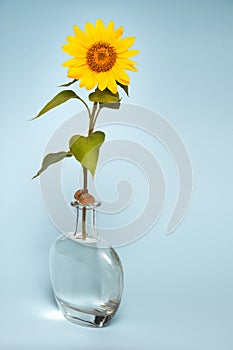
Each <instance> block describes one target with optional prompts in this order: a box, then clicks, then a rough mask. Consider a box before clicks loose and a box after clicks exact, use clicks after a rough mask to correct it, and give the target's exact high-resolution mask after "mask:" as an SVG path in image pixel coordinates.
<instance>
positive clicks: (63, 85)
mask: <svg viewBox="0 0 233 350" xmlns="http://www.w3.org/2000/svg"><path fill="white" fill-rule="evenodd" d="M76 81H78V79H74V80H72V81H69V83H66V84H62V85H59V87H67V86H70V85H72V84H74V83H76Z"/></svg>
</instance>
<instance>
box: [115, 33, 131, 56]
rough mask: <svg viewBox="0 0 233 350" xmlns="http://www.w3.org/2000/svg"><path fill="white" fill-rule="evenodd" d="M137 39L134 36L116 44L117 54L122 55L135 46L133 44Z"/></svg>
mask: <svg viewBox="0 0 233 350" xmlns="http://www.w3.org/2000/svg"><path fill="white" fill-rule="evenodd" d="M135 39H136V38H135V37H134V36H130V37H128V38H124V39H121V40H119V41H118V42H117V43H116V49H117V52H119V53H121V52H124V51H126V50H127V49H128V48H129V47H130V46H132V45H133V43H134V42H135Z"/></svg>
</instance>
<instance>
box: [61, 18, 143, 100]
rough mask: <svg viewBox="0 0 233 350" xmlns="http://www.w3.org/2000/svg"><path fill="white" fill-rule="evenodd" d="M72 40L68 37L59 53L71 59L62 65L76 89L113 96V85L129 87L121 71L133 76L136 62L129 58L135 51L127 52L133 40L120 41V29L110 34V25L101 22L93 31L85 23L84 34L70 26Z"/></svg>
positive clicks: (115, 86) (114, 90)
mask: <svg viewBox="0 0 233 350" xmlns="http://www.w3.org/2000/svg"><path fill="white" fill-rule="evenodd" d="M74 33H75V36H68V37H67V41H68V43H67V44H65V45H63V46H62V49H63V51H65V52H66V53H68V54H69V55H70V56H73V58H71V59H70V60H68V61H66V62H65V63H63V66H65V67H69V69H68V77H69V78H73V79H75V80H79V81H80V87H85V88H86V89H87V90H91V89H93V88H94V87H96V86H98V88H99V90H101V91H103V90H105V89H106V88H107V89H109V90H110V91H111V92H112V93H113V94H116V93H117V83H120V84H122V85H129V83H130V79H129V76H128V74H127V73H126V72H125V70H131V71H134V72H137V69H136V68H135V67H134V65H135V64H136V62H134V61H132V60H131V59H130V57H133V56H135V55H137V54H138V52H139V50H129V48H130V47H131V46H132V45H133V43H134V41H135V37H127V38H124V39H122V38H121V37H122V34H123V27H119V28H118V29H116V30H114V22H113V21H110V22H109V23H108V25H107V26H106V27H105V26H104V23H103V21H102V20H101V19H98V20H97V21H96V27H95V26H94V25H93V24H91V23H86V25H85V32H83V31H82V30H81V29H80V28H79V27H77V26H74Z"/></svg>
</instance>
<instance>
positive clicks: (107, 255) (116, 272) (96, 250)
mask: <svg viewBox="0 0 233 350" xmlns="http://www.w3.org/2000/svg"><path fill="white" fill-rule="evenodd" d="M72 205H73V206H75V207H76V208H77V227H76V230H75V233H67V234H64V235H61V236H60V237H58V238H57V239H56V241H55V242H54V243H53V245H52V247H51V249H50V257H49V266H50V278H51V283H52V287H53V291H54V295H55V298H56V300H57V303H58V306H59V308H60V310H61V311H62V313H63V315H64V316H65V317H66V318H67V319H68V320H70V321H72V322H74V323H77V324H81V325H85V326H90V327H103V326H107V325H108V324H109V323H110V321H111V319H112V317H113V316H114V314H115V313H116V311H117V309H118V307H119V304H120V301H121V296H122V290H123V269H122V264H121V261H120V258H119V256H118V255H117V253H116V251H115V250H114V249H113V248H112V247H111V246H110V245H109V244H108V243H107V242H106V241H104V240H102V239H101V238H99V237H98V235H97V230H96V223H95V220H96V219H95V216H96V207H97V206H99V205H100V203H94V204H91V205H85V206H83V205H80V204H79V203H78V202H74V203H72ZM84 216H85V221H84V220H83V218H84Z"/></svg>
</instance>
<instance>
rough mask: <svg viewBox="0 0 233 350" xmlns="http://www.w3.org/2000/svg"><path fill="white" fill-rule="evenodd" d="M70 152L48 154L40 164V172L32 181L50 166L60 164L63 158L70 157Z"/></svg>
mask: <svg viewBox="0 0 233 350" xmlns="http://www.w3.org/2000/svg"><path fill="white" fill-rule="evenodd" d="M72 155H73V154H72V153H71V152H57V153H49V154H47V156H45V157H44V160H43V162H42V166H41V168H40V170H39V171H38V172H37V174H36V175H34V176H33V179H35V177H37V176H39V175H40V174H41V173H42V172H43V171H45V170H46V169H47V168H48V167H49V166H50V165H51V164H54V163H57V162H60V161H61V160H62V159H64V158H65V157H72Z"/></svg>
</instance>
